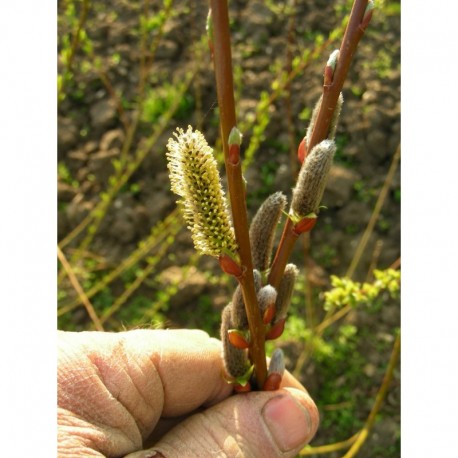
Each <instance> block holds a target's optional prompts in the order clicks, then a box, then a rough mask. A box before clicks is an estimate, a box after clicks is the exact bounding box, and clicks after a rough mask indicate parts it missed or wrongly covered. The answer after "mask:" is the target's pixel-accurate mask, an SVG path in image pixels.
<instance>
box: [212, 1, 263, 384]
mask: <svg viewBox="0 0 458 458" xmlns="http://www.w3.org/2000/svg"><path fill="white" fill-rule="evenodd" d="M210 7H211V14H212V21H213V60H214V68H215V79H216V89H217V95H218V105H219V110H220V127H221V139H222V144H223V151H224V161H225V166H226V175H227V184H228V190H229V197H230V202H231V210H232V218H233V224H234V231H235V238H236V240H237V244H238V247H239V253H238V254H239V257H240V263H241V266H242V270H243V272H244V274H243V275H242V277H241V278H240V279H239V281H240V285H241V288H242V294H243V299H244V302H245V308H246V313H247V318H248V326H249V329H250V337H251V340H250V358H251V361H252V362H253V363H254V371H255V376H256V380H257V384H258V386H259V387H262V386H263V385H264V381H265V378H266V374H267V366H266V355H265V349H264V343H265V338H264V332H265V331H264V325H263V322H262V319H261V314H260V311H259V308H258V303H257V298H256V291H255V287H254V278H253V263H252V259H251V247H250V239H249V231H248V216H247V208H246V198H245V197H246V196H245V183H244V180H243V176H242V166H241V161H240V156H239V157H238V160H237V162H236V163H234V162H233V161H232V160H230V159H229V145H228V138H229V134H230V132H231V130H232V128H234V127H236V116H235V103H234V84H233V77H232V59H231V43H230V31H229V16H228V7H227V0H211V1H210Z"/></svg>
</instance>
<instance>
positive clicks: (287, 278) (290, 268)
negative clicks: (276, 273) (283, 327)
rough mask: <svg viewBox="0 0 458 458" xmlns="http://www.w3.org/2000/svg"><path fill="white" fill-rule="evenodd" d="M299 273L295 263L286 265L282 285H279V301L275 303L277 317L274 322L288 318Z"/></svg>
mask: <svg viewBox="0 0 458 458" xmlns="http://www.w3.org/2000/svg"><path fill="white" fill-rule="evenodd" d="M298 273H299V270H298V269H297V267H296V266H295V265H294V264H287V265H286V267H285V272H284V274H283V277H282V279H281V282H280V286H279V287H278V295H277V301H276V303H275V317H274V319H273V323H274V324H275V323H277V322H278V321H280V320H282V319H283V318H286V315H287V313H288V307H289V304H290V302H291V296H292V295H293V290H294V283H295V281H296V277H297V275H298Z"/></svg>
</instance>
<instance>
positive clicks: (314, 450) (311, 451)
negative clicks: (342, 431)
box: [299, 433, 359, 456]
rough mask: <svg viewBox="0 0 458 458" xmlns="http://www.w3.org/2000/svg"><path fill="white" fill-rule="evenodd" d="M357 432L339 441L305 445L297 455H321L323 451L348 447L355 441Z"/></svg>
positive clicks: (328, 451)
mask: <svg viewBox="0 0 458 458" xmlns="http://www.w3.org/2000/svg"><path fill="white" fill-rule="evenodd" d="M358 434H359V433H356V434H353V436H351V437H349V438H348V439H346V440H344V441H340V442H335V443H334V444H326V445H317V446H316V447H312V446H307V447H305V448H304V449H302V450H301V451H300V453H299V456H309V455H323V454H325V453H332V452H337V451H339V450H344V449H348V448H349V447H351V446H352V445H353V443H354V442H355V441H356V439H357V438H358Z"/></svg>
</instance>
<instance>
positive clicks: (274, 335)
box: [266, 318, 286, 340]
mask: <svg viewBox="0 0 458 458" xmlns="http://www.w3.org/2000/svg"><path fill="white" fill-rule="evenodd" d="M285 322H286V318H283V319H282V320H279V321H277V322H276V323H275V324H274V325H273V326H272V327H271V328H270V329H269V330H268V331H267V332H266V340H275V339H278V338H279V337H280V336H281V335H282V334H283V331H284V330H285Z"/></svg>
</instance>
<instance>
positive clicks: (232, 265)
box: [218, 254, 243, 278]
mask: <svg viewBox="0 0 458 458" xmlns="http://www.w3.org/2000/svg"><path fill="white" fill-rule="evenodd" d="M218 262H219V265H220V267H221V270H222V271H223V272H226V273H227V274H229V275H233V276H234V277H236V278H240V277H241V276H242V274H243V270H242V268H241V267H240V265H239V264H238V263H236V262H235V261H234V260H233V259H232V258H231V257H230V256H229V255H227V254H222V255H221V256H219V257H218Z"/></svg>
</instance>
